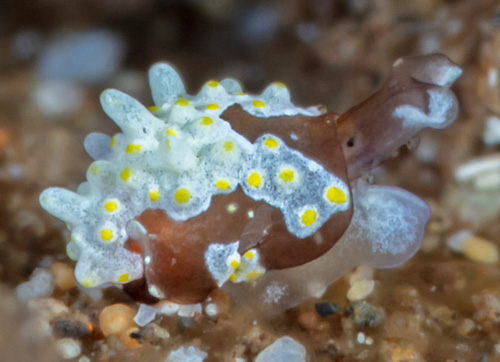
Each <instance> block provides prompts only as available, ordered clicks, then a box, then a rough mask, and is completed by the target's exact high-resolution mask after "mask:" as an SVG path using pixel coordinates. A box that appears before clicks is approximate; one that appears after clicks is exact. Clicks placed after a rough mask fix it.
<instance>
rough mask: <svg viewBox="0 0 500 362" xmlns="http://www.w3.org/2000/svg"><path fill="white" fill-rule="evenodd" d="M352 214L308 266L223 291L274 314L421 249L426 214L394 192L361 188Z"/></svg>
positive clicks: (385, 188) (418, 202) (420, 205)
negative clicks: (356, 271)
mask: <svg viewBox="0 0 500 362" xmlns="http://www.w3.org/2000/svg"><path fill="white" fill-rule="evenodd" d="M353 200H354V214H353V219H352V222H351V224H350V225H349V227H348V228H347V230H346V232H345V234H344V235H343V236H342V237H341V238H340V240H339V241H338V242H337V243H336V244H335V245H334V246H333V247H332V248H331V249H330V250H329V251H328V252H326V253H325V254H324V255H322V256H320V257H318V258H316V259H314V260H312V261H310V262H309V263H306V264H303V265H301V266H297V267H295V268H288V269H282V270H271V271H267V272H266V274H265V275H263V276H262V277H261V278H260V279H258V280H257V281H256V283H254V284H243V285H241V284H240V285H236V286H234V285H225V286H224V288H225V289H226V290H228V291H230V292H231V294H232V296H233V298H234V299H235V301H236V302H237V303H243V304H245V305H247V306H250V308H253V309H254V310H255V311H256V312H257V311H259V312H260V313H263V314H274V313H277V312H280V311H283V310H285V309H288V308H290V307H294V306H296V305H297V304H299V303H301V302H302V301H304V300H305V299H308V298H311V297H318V296H320V295H321V294H322V293H323V292H324V290H325V289H326V288H327V287H328V286H329V285H330V284H331V283H332V282H333V281H335V280H336V279H338V278H340V277H341V276H343V275H344V274H345V273H347V272H348V271H349V270H351V269H352V268H354V267H356V266H358V265H370V266H372V267H375V268H391V267H395V266H398V265H401V264H403V263H404V262H406V261H407V260H408V259H409V258H411V257H412V256H413V255H414V254H415V252H416V251H417V250H418V248H419V247H420V243H421V241H422V238H423V236H424V232H425V226H426V223H427V221H428V219H429V216H430V209H429V207H428V206H427V204H426V203H425V202H423V201H422V200H421V199H419V198H418V197H416V196H414V195H412V194H410V193H408V192H406V191H404V190H402V189H399V188H396V187H388V186H360V187H359V188H356V189H354V190H353Z"/></svg>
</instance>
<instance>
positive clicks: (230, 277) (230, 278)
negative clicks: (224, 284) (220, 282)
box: [229, 273, 237, 283]
mask: <svg viewBox="0 0 500 362" xmlns="http://www.w3.org/2000/svg"><path fill="white" fill-rule="evenodd" d="M236 280H237V278H236V275H235V274H234V273H233V274H231V275H230V276H229V281H230V282H233V283H234V282H235V281H236Z"/></svg>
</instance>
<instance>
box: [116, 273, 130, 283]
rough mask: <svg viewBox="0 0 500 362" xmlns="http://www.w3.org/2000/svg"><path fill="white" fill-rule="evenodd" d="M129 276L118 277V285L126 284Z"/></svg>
mask: <svg viewBox="0 0 500 362" xmlns="http://www.w3.org/2000/svg"><path fill="white" fill-rule="evenodd" d="M128 279H129V276H128V274H127V273H124V274H122V275H120V276H119V277H118V283H126V282H128Z"/></svg>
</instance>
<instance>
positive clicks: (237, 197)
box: [126, 106, 352, 303]
mask: <svg viewBox="0 0 500 362" xmlns="http://www.w3.org/2000/svg"><path fill="white" fill-rule="evenodd" d="M222 117H223V118H224V119H225V120H227V121H228V122H229V123H230V124H231V127H232V128H233V129H234V130H235V131H236V132H238V133H239V134H241V135H243V136H245V137H246V138H247V139H248V140H249V141H250V142H254V141H255V140H256V139H257V138H258V137H259V136H261V135H262V134H266V133H269V134H273V135H275V136H277V137H279V138H281V139H282V140H283V141H284V142H285V143H286V144H287V146H289V147H291V148H293V149H296V150H298V151H300V152H301V153H302V154H303V155H304V156H306V157H308V158H310V159H312V160H314V161H316V162H318V163H320V164H321V165H322V166H323V167H324V168H325V169H326V170H327V171H329V172H331V173H332V174H334V175H335V176H337V177H339V178H340V179H341V180H342V181H343V182H345V183H346V184H347V185H348V184H349V180H348V177H347V168H346V164H345V160H344V156H343V153H342V147H341V145H340V143H339V141H338V139H337V133H336V122H335V121H336V115H334V114H332V113H328V114H325V115H321V116H318V117H306V116H302V115H298V116H292V117H288V116H284V117H272V118H258V117H254V116H252V115H250V114H248V113H246V112H244V111H243V110H242V109H241V107H240V106H232V107H230V108H229V109H228V110H226V112H224V114H223V115H222ZM292 134H293V135H294V136H292ZM294 138H296V139H295V140H294ZM229 204H234V205H236V206H237V208H236V211H234V212H232V213H230V212H228V209H227V207H228V205H229ZM249 211H252V212H253V214H254V217H253V218H249V217H248V212H249ZM351 217H352V205H351V206H350V208H349V209H348V210H346V211H343V212H339V213H336V214H334V215H332V217H331V218H330V219H329V220H328V221H327V222H326V223H325V224H324V225H323V226H322V227H321V228H320V229H319V230H318V231H317V232H316V233H314V234H313V235H312V236H310V237H306V238H303V239H300V238H298V237H296V236H295V235H293V234H290V232H289V231H288V229H287V227H286V224H285V220H284V217H283V214H282V212H281V211H280V210H279V209H277V208H275V207H273V206H270V205H269V204H267V203H265V202H264V201H255V200H253V199H251V198H249V197H248V196H246V195H245V194H244V193H243V191H242V190H241V188H238V189H237V190H236V191H235V192H233V193H230V194H225V195H217V196H214V197H213V198H212V202H211V205H210V208H209V209H208V210H207V211H206V212H204V213H202V214H201V215H199V216H196V217H193V218H190V219H188V220H186V221H184V222H177V221H174V220H172V219H170V218H169V217H168V216H167V215H166V214H165V213H164V212H163V211H161V210H146V211H144V213H142V214H141V215H140V216H139V217H138V218H137V220H138V221H139V222H140V223H141V224H142V225H143V226H144V227H145V228H146V230H147V232H148V234H149V237H148V241H147V244H148V245H145V247H144V248H143V249H144V250H146V251H147V253H148V254H150V255H151V262H150V264H148V265H147V266H145V270H146V273H145V274H146V280H147V283H144V281H138V282H135V283H130V284H128V285H127V286H126V290H128V291H129V292H130V293H131V294H133V295H134V296H135V297H136V298H137V297H139V299H143V300H145V299H147V298H145V296H146V295H147V293H145V290H143V289H144V288H145V287H146V284H147V286H155V288H157V290H159V291H161V293H162V294H163V295H164V296H165V298H167V299H169V300H172V301H174V302H178V303H196V302H200V301H203V300H204V299H205V298H206V297H207V295H208V294H209V293H210V291H211V290H213V289H214V288H216V287H217V285H216V283H215V281H214V279H213V278H212V276H211V274H210V273H209V271H208V270H207V268H206V266H205V252H206V250H207V248H208V246H209V245H210V244H215V243H217V244H229V243H233V242H235V241H239V243H240V244H239V245H240V246H239V252H240V253H241V254H242V253H244V252H245V251H246V250H248V249H251V248H256V249H257V250H258V251H259V254H260V256H261V263H262V266H263V267H264V268H266V269H268V270H269V269H283V268H290V267H294V266H298V265H302V264H304V263H307V262H309V261H311V260H314V259H316V258H318V257H319V256H321V255H323V254H324V253H326V252H327V251H328V250H329V249H330V248H331V247H332V246H333V245H334V244H335V243H336V241H337V240H338V239H339V238H340V237H341V236H342V234H343V233H344V231H345V230H346V229H347V226H348V225H349V223H350V220H351ZM141 290H142V291H141ZM141 295H142V297H140V296H141ZM145 301H147V300H145Z"/></svg>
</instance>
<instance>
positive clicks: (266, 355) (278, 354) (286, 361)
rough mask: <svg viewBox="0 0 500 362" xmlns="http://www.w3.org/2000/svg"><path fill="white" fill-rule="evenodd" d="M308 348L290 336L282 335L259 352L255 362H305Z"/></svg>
mask: <svg viewBox="0 0 500 362" xmlns="http://www.w3.org/2000/svg"><path fill="white" fill-rule="evenodd" d="M305 360H306V349H305V348H304V346H302V345H301V344H300V343H298V342H297V341H295V340H294V339H292V338H290V337H281V338H280V339H278V340H277V341H276V342H274V343H273V344H271V345H270V346H269V347H267V348H265V349H264V350H263V351H262V352H260V353H259V355H258V356H257V358H256V359H255V362H305Z"/></svg>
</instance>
